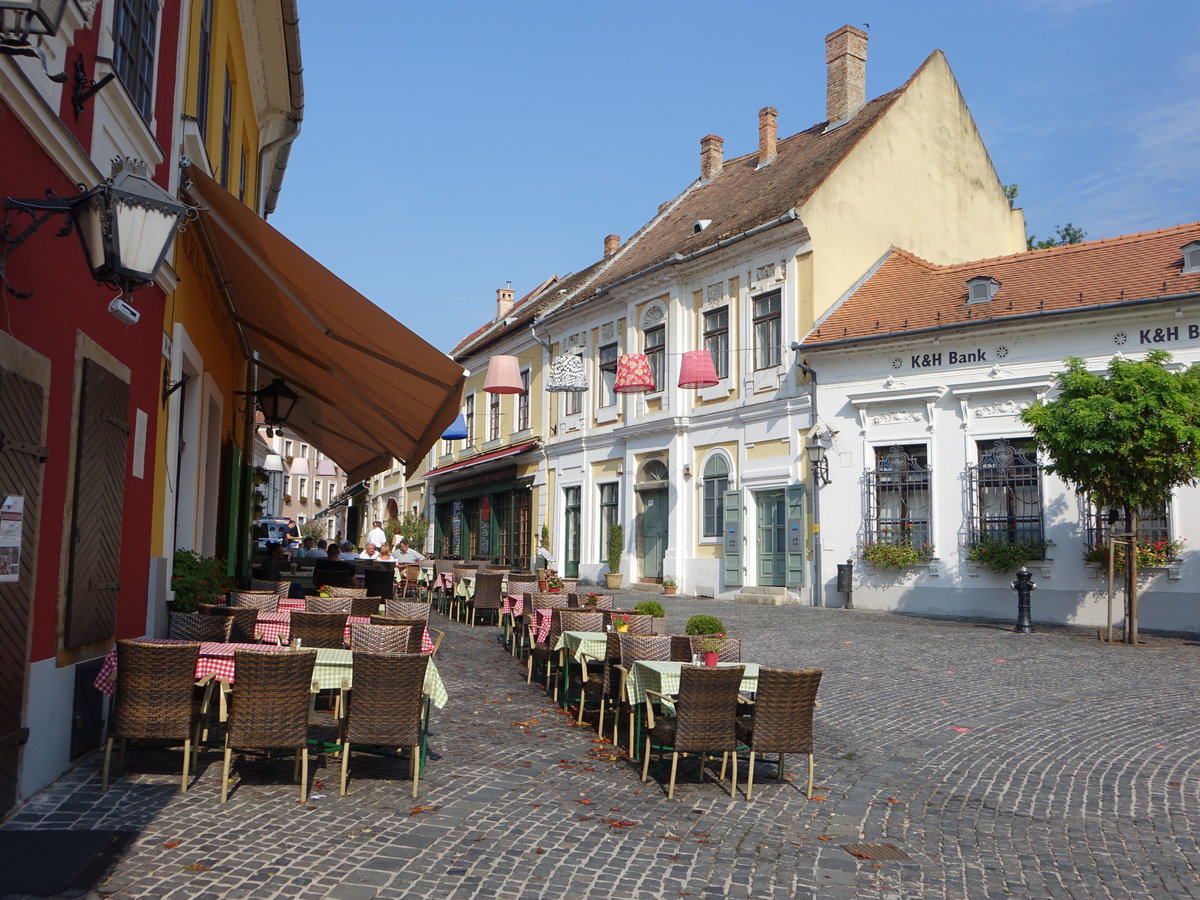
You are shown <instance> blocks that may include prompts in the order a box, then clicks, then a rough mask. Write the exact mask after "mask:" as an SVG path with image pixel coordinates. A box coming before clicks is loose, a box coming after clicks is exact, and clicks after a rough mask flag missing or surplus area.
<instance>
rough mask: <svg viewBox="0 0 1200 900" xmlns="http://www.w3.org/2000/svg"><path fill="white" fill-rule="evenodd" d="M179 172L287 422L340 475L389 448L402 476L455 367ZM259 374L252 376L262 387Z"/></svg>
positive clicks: (447, 413) (195, 173)
mask: <svg viewBox="0 0 1200 900" xmlns="http://www.w3.org/2000/svg"><path fill="white" fill-rule="evenodd" d="M186 174H187V177H188V178H190V179H191V181H192V186H191V188H190V191H191V193H192V194H193V196H194V197H195V199H196V200H197V201H199V204H200V226H201V228H202V229H203V236H204V238H205V242H206V244H207V246H208V250H209V252H210V254H211V255H212V257H213V262H214V265H215V267H216V274H217V281H218V288H219V289H220V290H222V291H223V292H224V294H225V295H226V297H227V298H228V300H229V303H230V304H231V306H232V307H233V320H234V324H235V325H236V326H237V327H238V329H239V331H240V333H241V335H242V338H243V340H244V341H245V344H246V349H247V350H248V351H250V352H257V354H258V359H257V360H256V363H257V365H258V366H259V367H261V368H262V369H264V370H265V372H266V373H269V374H270V375H275V376H278V377H280V378H284V379H286V381H287V383H288V385H289V386H290V387H291V388H292V389H293V390H294V391H296V393H298V394H300V397H301V399H300V400H299V402H297V404H296V406H295V408H294V409H293V411H292V414H291V415H290V416H289V417H288V420H287V425H288V427H289V428H290V429H292V430H293V431H295V432H296V433H297V434H298V435H300V436H301V437H303V438H305V439H307V440H308V441H309V442H310V443H312V444H313V445H314V446H316V447H320V448H321V450H322V452H324V453H325V454H326V455H328V456H329V457H330V458H332V459H333V460H334V461H335V462H336V463H337V464H338V465H339V466H341V467H342V469H343V470H345V472H346V474H347V477H348V479H349V480H350V482H354V481H357V480H359V479H362V478H369V477H370V476H372V475H374V474H376V473H377V472H380V471H382V470H383V469H386V468H388V467H389V466H391V460H392V458H396V459H399V460H402V461H403V462H404V463H405V470H406V473H407V474H409V475H411V474H412V472H413V471H414V470H415V469H416V468H417V467H418V466H419V465H420V462H421V459H422V458H423V457H424V456H425V454H426V453H427V452H428V451H429V449H430V448H431V447H432V446H433V445H434V444H435V443H436V442H437V441H438V440H439V439H440V438H441V436H442V432H443V431H445V430H446V429H447V428H448V427H449V426H450V424H451V423H452V422H453V421H454V417H455V416H457V415H458V413H459V405H460V403H461V400H462V392H463V385H464V383H465V381H466V376H465V373H464V372H463V369H462V367H461V366H459V365H458V364H457V363H456V362H454V361H453V360H452V359H450V357H448V356H446V354H444V353H442V352H441V351H440V350H438V349H437V348H435V347H433V346H432V345H430V344H428V343H426V342H425V341H424V340H422V339H421V338H419V337H417V336H416V335H415V334H413V333H412V332H411V331H409V330H408V329H407V328H405V327H404V326H403V325H401V324H400V323H399V322H397V321H396V320H395V319H394V318H392V317H391V316H390V315H388V314H387V313H386V312H384V311H383V310H382V309H380V308H379V307H378V306H376V305H375V304H374V303H372V302H371V301H370V300H368V299H367V298H366V297H364V296H363V295H362V294H360V293H358V292H357V291H356V290H354V289H353V288H352V287H350V286H349V285H347V284H346V283H345V282H343V281H342V280H341V279H340V278H338V277H337V276H336V275H334V274H333V273H332V272H330V271H329V270H328V269H326V268H325V267H324V266H322V265H321V264H320V263H318V262H317V261H316V260H314V259H313V258H312V257H311V256H309V255H308V254H307V253H305V252H304V251H303V250H301V249H300V248H299V247H297V246H296V245H295V244H293V243H292V242H291V241H289V240H288V239H287V238H285V237H284V236H283V235H282V234H280V233H279V232H278V231H276V230H275V229H274V228H272V227H271V226H270V225H268V224H267V223H266V221H264V220H263V219H261V218H259V217H258V216H257V215H255V214H254V212H253V211H252V210H250V209H249V208H247V207H246V206H244V205H242V204H241V203H239V202H238V200H237V199H236V198H235V197H233V196H232V195H231V194H230V193H229V192H228V191H226V190H225V188H223V187H221V186H220V185H219V184H217V183H216V182H215V181H213V180H212V179H211V178H209V177H208V176H207V175H205V174H204V173H203V172H202V171H200V170H199V169H198V168H197V167H195V166H192V167H190V168H188V169H187V170H186ZM269 380H270V378H269V377H262V378H260V386H262V385H265V384H266V383H268V382H269Z"/></svg>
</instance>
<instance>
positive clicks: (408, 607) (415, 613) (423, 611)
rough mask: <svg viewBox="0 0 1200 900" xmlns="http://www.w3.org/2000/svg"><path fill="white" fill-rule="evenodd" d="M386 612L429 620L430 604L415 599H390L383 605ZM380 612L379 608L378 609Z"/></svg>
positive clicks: (403, 617) (403, 616) (398, 616)
mask: <svg viewBox="0 0 1200 900" xmlns="http://www.w3.org/2000/svg"><path fill="white" fill-rule="evenodd" d="M383 609H384V614H385V615H389V616H395V617H397V618H401V619H425V620H426V621H428V620H429V611H430V604H428V603H418V602H416V601H414V600H388V601H387V602H386V603H384V605H383ZM376 611H377V612H378V610H376Z"/></svg>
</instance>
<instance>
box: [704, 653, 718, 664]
mask: <svg viewBox="0 0 1200 900" xmlns="http://www.w3.org/2000/svg"><path fill="white" fill-rule="evenodd" d="M704 664H705V665H706V666H708V667H710V668H711V667H713V666H715V665H716V664H717V652H716V651H715V650H705V651H704Z"/></svg>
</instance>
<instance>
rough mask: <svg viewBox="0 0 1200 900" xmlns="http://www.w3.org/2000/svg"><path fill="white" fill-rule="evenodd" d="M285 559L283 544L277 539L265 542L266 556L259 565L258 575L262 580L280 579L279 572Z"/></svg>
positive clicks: (284, 563)
mask: <svg viewBox="0 0 1200 900" xmlns="http://www.w3.org/2000/svg"><path fill="white" fill-rule="evenodd" d="M286 563H287V561H286V559H285V558H284V555H283V545H282V544H280V543H279V542H278V541H272V542H271V543H269V544H267V558H266V559H264V560H263V561H262V564H261V565H260V566H259V569H258V571H259V577H260V578H262V579H263V580H264V581H282V580H283V579H282V577H281V575H280V573H281V572H282V571H283V567H284V565H286Z"/></svg>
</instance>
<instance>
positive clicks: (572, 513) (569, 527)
mask: <svg viewBox="0 0 1200 900" xmlns="http://www.w3.org/2000/svg"><path fill="white" fill-rule="evenodd" d="M579 495H580V490H579V488H577V487H569V488H567V489H566V490H565V491H563V513H564V515H565V517H566V521H565V522H564V524H565V526H566V530H565V531H564V534H565V536H566V542H567V543H566V547H564V548H563V550H564V552H563V572H562V574H563V577H564V578H578V577H579V547H580V540H579Z"/></svg>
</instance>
